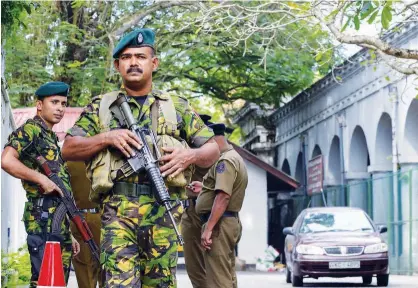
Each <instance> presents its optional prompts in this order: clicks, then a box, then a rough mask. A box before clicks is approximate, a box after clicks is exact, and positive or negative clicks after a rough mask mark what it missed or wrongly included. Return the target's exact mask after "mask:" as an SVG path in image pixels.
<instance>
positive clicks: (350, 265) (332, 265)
mask: <svg viewBox="0 0 418 288" xmlns="http://www.w3.org/2000/svg"><path fill="white" fill-rule="evenodd" d="M359 268H360V261H346V262H329V269H359Z"/></svg>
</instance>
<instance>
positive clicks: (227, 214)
mask: <svg viewBox="0 0 418 288" xmlns="http://www.w3.org/2000/svg"><path fill="white" fill-rule="evenodd" d="M209 216H210V213H205V214H200V215H199V217H200V221H202V223H203V224H204V223H206V222H208V220H209ZM222 217H235V218H238V212H232V211H225V212H224V214H222Z"/></svg>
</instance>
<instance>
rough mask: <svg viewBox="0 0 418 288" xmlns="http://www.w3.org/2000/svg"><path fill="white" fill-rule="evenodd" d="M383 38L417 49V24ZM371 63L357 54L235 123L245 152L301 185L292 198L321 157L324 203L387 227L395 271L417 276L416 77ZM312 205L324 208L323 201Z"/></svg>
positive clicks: (248, 108)
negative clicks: (279, 103)
mask: <svg viewBox="0 0 418 288" xmlns="http://www.w3.org/2000/svg"><path fill="white" fill-rule="evenodd" d="M385 40H386V41H388V42H389V43H391V44H392V45H394V46H395V47H402V48H409V49H415V50H416V49H417V47H418V25H417V24H416V23H407V24H405V26H403V27H400V29H399V30H397V31H394V32H391V33H389V34H388V35H387V36H386V37H385ZM370 57H371V56H370V54H369V53H368V51H367V49H363V50H361V51H360V52H358V53H357V54H355V55H354V56H353V57H351V58H350V59H349V61H346V63H344V64H343V65H342V66H341V67H339V69H338V70H337V71H335V73H337V75H332V74H329V75H327V76H325V77H324V78H323V79H321V80H319V81H318V82H316V83H315V84H313V85H312V86H311V87H310V88H308V89H306V90H305V91H302V92H301V93H300V94H298V95H297V96H296V97H294V98H293V99H292V100H291V101H290V102H289V103H287V104H286V105H284V106H283V107H280V108H279V109H277V110H274V111H271V110H265V111H263V110H262V109H260V107H258V106H257V105H254V104H248V105H247V106H246V107H245V108H244V109H243V110H242V111H241V113H240V114H239V115H238V116H237V117H236V119H235V121H236V122H237V123H239V124H240V126H242V127H243V130H244V132H245V133H246V134H247V135H248V136H247V138H246V141H245V143H244V147H245V148H247V149H248V150H250V151H253V152H254V153H256V154H257V155H258V156H259V157H262V158H264V159H266V161H268V162H270V163H272V164H273V165H274V166H276V167H278V168H279V169H281V170H282V171H283V172H285V173H287V174H289V175H291V176H292V177H294V178H295V179H296V180H298V181H299V182H300V183H301V184H302V189H299V191H298V193H296V194H299V195H304V192H305V191H304V190H305V189H304V188H303V187H305V186H306V183H307V174H308V173H307V164H308V161H309V160H311V159H312V158H314V157H315V156H318V155H322V158H323V160H324V162H323V174H324V182H323V185H324V190H326V191H328V192H329V193H326V201H327V204H328V205H347V206H356V207H361V208H363V209H364V210H366V211H367V212H368V213H369V214H370V215H371V216H372V217H373V218H374V220H375V221H376V222H378V223H386V224H388V225H389V226H390V227H389V228H390V229H391V233H388V234H389V235H388V237H390V244H391V245H392V246H391V249H392V252H393V254H394V255H395V256H394V257H395V258H397V260H396V261H398V262H399V263H404V264H399V265H398V269H399V272H401V271H406V270H408V269H409V271H410V270H411V269H412V266H413V269H414V271H418V261H414V260H413V259H418V249H415V248H414V247H418V245H417V244H418V221H417V219H418V99H417V98H416V97H417V94H418V92H417V90H416V87H417V80H416V75H410V76H405V75H403V74H400V73H397V72H395V71H394V70H393V69H391V68H390V67H388V66H387V65H385V64H384V63H378V64H373V65H368V64H367V61H368V60H370ZM334 76H339V77H341V79H342V81H341V83H337V82H336V80H335V78H334ZM409 171H410V172H409ZM393 172H395V173H401V176H399V178H397V177H393V176H392V175H393ZM344 185H348V186H347V187H346V188H345V189H344V190H343V189H342V187H343V186H344ZM330 191H332V192H330ZM279 195H280V193H279V194H278V195H277V199H279ZM282 195H283V193H282ZM291 195H293V196H294V195H295V193H291ZM311 201H312V202H311V205H312V206H321V205H324V203H323V200H322V198H321V197H313V198H312V200H311ZM293 204H294V203H293ZM306 204H307V203H304V204H303V205H304V207H297V210H300V208H306ZM303 205H302V206H303ZM276 206H277V204H275V205H272V206H271V209H272V210H275V209H277V208H275V207H276ZM294 206H295V205H294ZM294 208H295V207H294ZM279 210H280V209H279ZM294 216H295V215H294V214H293V217H294ZM402 265H404V266H402Z"/></svg>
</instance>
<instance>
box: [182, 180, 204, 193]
mask: <svg viewBox="0 0 418 288" xmlns="http://www.w3.org/2000/svg"><path fill="white" fill-rule="evenodd" d="M186 188H187V190H189V191H192V192H193V193H196V194H199V193H200V192H201V191H202V188H203V183H202V182H199V181H193V182H192V183H190V184H189V185H187V186H186Z"/></svg>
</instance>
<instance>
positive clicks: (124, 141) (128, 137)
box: [105, 129, 143, 158]
mask: <svg viewBox="0 0 418 288" xmlns="http://www.w3.org/2000/svg"><path fill="white" fill-rule="evenodd" d="M105 141H106V143H108V144H109V145H111V146H113V147H116V148H118V149H119V150H120V151H121V152H122V153H123V154H124V155H125V156H126V158H130V157H131V156H132V157H133V156H135V152H134V151H133V150H132V147H135V148H136V149H141V148H142V145H143V144H142V142H141V140H140V139H139V138H138V137H137V136H136V135H135V133H133V132H132V131H130V130H128V129H117V130H112V131H108V132H106V134H105ZM131 146H132V147H131Z"/></svg>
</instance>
